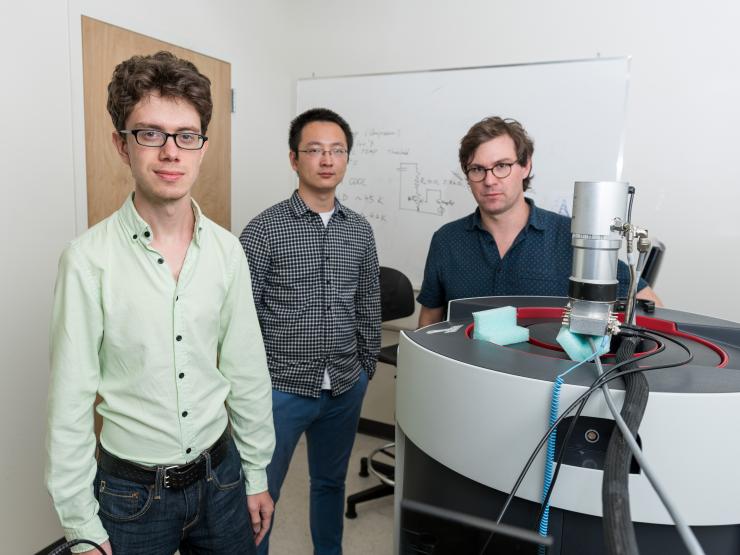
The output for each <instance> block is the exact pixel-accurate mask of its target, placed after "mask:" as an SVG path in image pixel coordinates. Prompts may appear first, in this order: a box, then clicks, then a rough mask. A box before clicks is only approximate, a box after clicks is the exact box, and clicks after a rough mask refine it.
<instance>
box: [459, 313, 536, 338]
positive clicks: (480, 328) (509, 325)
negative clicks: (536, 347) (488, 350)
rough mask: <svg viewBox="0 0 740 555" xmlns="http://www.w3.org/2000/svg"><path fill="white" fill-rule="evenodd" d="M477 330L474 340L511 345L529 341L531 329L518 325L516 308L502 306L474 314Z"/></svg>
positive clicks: (474, 333)
mask: <svg viewBox="0 0 740 555" xmlns="http://www.w3.org/2000/svg"><path fill="white" fill-rule="evenodd" d="M473 322H474V323H475V329H474V332H473V339H479V340H482V341H491V342H492V343H496V344H497V345H511V344H512V343H522V342H523V341H528V340H529V328H523V327H521V326H517V325H516V308H514V307H513V306H502V307H501V308H492V309H490V310H482V311H480V312H473Z"/></svg>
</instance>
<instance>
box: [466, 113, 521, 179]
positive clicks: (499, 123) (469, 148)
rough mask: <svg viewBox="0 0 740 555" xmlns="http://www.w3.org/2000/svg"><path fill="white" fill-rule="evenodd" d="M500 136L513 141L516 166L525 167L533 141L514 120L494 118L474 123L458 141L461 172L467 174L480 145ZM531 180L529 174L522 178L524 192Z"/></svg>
mask: <svg viewBox="0 0 740 555" xmlns="http://www.w3.org/2000/svg"><path fill="white" fill-rule="evenodd" d="M502 135H508V136H509V137H511V140H512V141H514V149H515V150H516V161H517V164H519V165H520V166H526V165H527V162H529V161H530V160H531V159H532V154H533V153H534V141H533V140H532V139H531V138H530V137H529V135H527V132H526V130H525V129H524V127H522V124H521V123H519V122H518V121H516V120H515V119H510V118H507V119H503V118H500V117H498V116H494V117H490V118H485V119H483V120H481V121H479V122H478V123H476V124H475V125H474V126H473V127H471V128H470V130H469V131H468V132H467V133H466V134H465V136H464V137H463V138H462V140H461V141H460V153H459V156H460V166H462V170H463V172H465V173H467V171H468V164H469V163H470V161H471V160H472V159H473V156H474V155H475V151H476V150H477V149H478V147H479V146H480V145H482V144H483V143H487V142H488V141H490V140H492V139H495V138H496V137H500V136H502ZM531 180H532V174H531V173H530V175H528V176H527V177H525V178H524V180H523V182H522V187H523V189H524V190H525V191H526V190H527V189H529V182H530V181H531Z"/></svg>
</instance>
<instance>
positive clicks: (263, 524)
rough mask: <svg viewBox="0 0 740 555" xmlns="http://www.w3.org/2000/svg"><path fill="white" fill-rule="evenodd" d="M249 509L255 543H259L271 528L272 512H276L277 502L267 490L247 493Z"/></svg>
mask: <svg viewBox="0 0 740 555" xmlns="http://www.w3.org/2000/svg"><path fill="white" fill-rule="evenodd" d="M247 509H249V518H250V520H251V521H252V530H254V543H255V545H259V544H260V542H261V541H262V539H263V538H264V537H265V534H267V531H268V530H269V529H270V522H271V521H272V513H273V512H275V504H274V503H273V502H272V497H270V493H269V492H267V491H263V492H262V493H255V494H254V495H247Z"/></svg>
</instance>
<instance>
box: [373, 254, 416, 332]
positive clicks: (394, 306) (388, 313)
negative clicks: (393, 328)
mask: <svg viewBox="0 0 740 555" xmlns="http://www.w3.org/2000/svg"><path fill="white" fill-rule="evenodd" d="M414 308H415V305H414V288H413V286H412V285H411V281H409V278H407V277H406V276H405V275H404V274H403V273H401V272H399V271H398V270H396V269H394V268H388V267H386V266H381V267H380V310H381V319H382V320H383V322H387V321H388V320H395V319H396V318H405V317H406V316H411V315H412V314H413V313H414Z"/></svg>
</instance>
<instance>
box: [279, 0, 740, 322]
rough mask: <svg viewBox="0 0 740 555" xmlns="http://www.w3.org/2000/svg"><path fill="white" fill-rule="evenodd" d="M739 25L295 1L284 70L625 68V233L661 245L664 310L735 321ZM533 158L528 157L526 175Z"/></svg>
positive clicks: (499, 7) (501, 7)
mask: <svg viewBox="0 0 740 555" xmlns="http://www.w3.org/2000/svg"><path fill="white" fill-rule="evenodd" d="M739 19H740V4H737V3H734V2H729V1H719V0H709V1H707V2H703V3H701V4H697V3H695V2H691V3H690V2H685V1H681V0H679V1H675V0H674V1H671V0H657V1H653V2H640V1H639V0H627V1H624V2H611V3H609V2H594V1H592V0H575V1H563V0H560V1H555V2H544V1H540V2H537V1H525V2H502V1H492V0H468V1H466V2H454V3H453V2H441V1H437V2H430V1H428V0H426V1H425V0H404V1H403V2H398V1H394V0H377V1H376V2H372V3H369V2H368V3H365V2H346V1H338V0H327V1H325V2H324V3H322V5H321V9H316V6H315V5H314V4H312V3H307V2H295V3H294V5H293V6H292V21H293V22H294V23H295V31H294V34H295V35H296V36H297V38H299V39H300V40H301V48H296V49H295V51H294V57H293V58H292V59H291V63H292V67H291V70H292V71H293V72H294V74H295V76H296V77H310V76H311V75H312V74H315V75H316V76H331V75H347V74H363V73H374V72H389V71H408V70H421V69H434V68H445V67H469V66H485V65H496V64H509V63H518V62H538V61H546V60H564V59H580V58H592V57H595V56H596V55H597V53H600V54H601V55H602V56H624V55H631V56H633V58H632V80H631V85H630V92H629V102H628V122H627V136H626V148H625V165H624V178H625V179H626V180H628V181H630V182H632V184H633V185H635V186H636V187H637V197H636V200H635V211H634V218H633V219H634V221H635V222H636V223H638V224H641V225H642V226H644V227H647V228H648V229H649V230H650V233H651V235H652V236H655V237H658V238H660V239H662V240H663V241H664V242H665V243H666V245H667V253H666V257H665V262H664V264H663V268H662V271H661V275H660V278H659V280H658V283H657V289H658V293H659V294H660V295H661V296H662V297H663V300H664V301H665V303H666V304H667V305H668V306H670V307H673V308H678V309H683V310H689V311H693V312H699V313H704V314H709V315H713V316H718V317H722V318H727V319H730V320H738V319H740V295H738V294H737V293H736V284H737V283H738V282H740V254H738V253H740V249H738V247H737V244H738V239H740V225H738V223H737V216H736V214H737V210H738V205H740V202H738V201H740V187H738V185H739V184H740V165H738V164H737V163H736V159H737V156H736V152H737V151H738V147H739V146H740V144H739V143H740V141H738V139H737V130H738V128H740V109H739V108H738V104H737V102H738V101H737V99H738V98H740V74H739V73H738V71H737V68H738V67H740V64H739V63H738V62H740V60H739V59H738V58H740V38H739V35H738V33H737V32H736V23H737V21H738V20H739ZM502 86H506V85H505V84H502ZM487 115H492V114H481V118H482V117H484V116H487ZM504 115H505V114H504ZM350 123H351V122H350ZM470 123H471V124H472V123H474V122H470ZM525 123H526V122H525ZM563 132H564V133H567V130H563ZM536 139H537V137H535V142H536ZM537 148H539V149H545V148H557V145H543V144H536V149H537ZM536 158H537V150H535V167H536ZM573 177H574V181H575V180H576V179H577V178H578V176H577V175H574V176H573ZM533 185H534V186H536V187H540V188H544V187H547V184H546V183H538V182H537V181H536V180H535V182H533ZM419 248H421V249H424V250H425V249H426V248H427V246H426V245H420V246H419Z"/></svg>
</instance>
